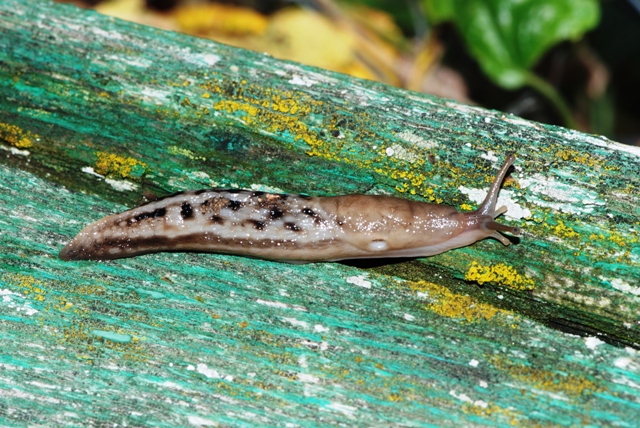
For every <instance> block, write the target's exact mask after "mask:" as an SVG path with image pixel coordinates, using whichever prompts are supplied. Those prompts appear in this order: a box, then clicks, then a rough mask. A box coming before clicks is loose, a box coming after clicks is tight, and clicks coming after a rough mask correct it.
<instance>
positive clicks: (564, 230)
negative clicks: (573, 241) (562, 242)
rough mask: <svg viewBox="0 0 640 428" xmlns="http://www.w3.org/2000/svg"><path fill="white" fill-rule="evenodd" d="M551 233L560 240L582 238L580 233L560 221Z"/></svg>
mask: <svg viewBox="0 0 640 428" xmlns="http://www.w3.org/2000/svg"><path fill="white" fill-rule="evenodd" d="M551 231H552V232H553V234H554V235H556V236H557V237H559V238H565V239H566V238H577V237H579V236H580V234H579V233H578V232H576V231H575V230H573V229H572V228H570V227H568V226H566V225H565V224H564V222H563V221H562V220H558V224H557V225H556V226H553V227H552V228H551Z"/></svg>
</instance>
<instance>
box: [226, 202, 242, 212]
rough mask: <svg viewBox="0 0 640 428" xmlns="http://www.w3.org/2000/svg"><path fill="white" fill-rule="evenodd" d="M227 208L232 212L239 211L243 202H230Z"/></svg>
mask: <svg viewBox="0 0 640 428" xmlns="http://www.w3.org/2000/svg"><path fill="white" fill-rule="evenodd" d="M227 208H229V209H230V210H232V211H238V210H239V209H240V208H242V202H238V201H229V203H228V204H227Z"/></svg>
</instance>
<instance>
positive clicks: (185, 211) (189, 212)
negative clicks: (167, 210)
mask: <svg viewBox="0 0 640 428" xmlns="http://www.w3.org/2000/svg"><path fill="white" fill-rule="evenodd" d="M180 216H181V217H182V219H183V220H186V219H188V218H191V217H193V208H192V207H191V204H190V203H189V202H183V203H182V205H181V206H180Z"/></svg>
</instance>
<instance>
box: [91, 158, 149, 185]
mask: <svg viewBox="0 0 640 428" xmlns="http://www.w3.org/2000/svg"><path fill="white" fill-rule="evenodd" d="M96 156H97V158H98V159H97V160H96V172H97V173H98V174H101V175H105V176H113V177H119V178H131V179H139V178H140V177H142V175H143V174H144V173H145V172H146V171H147V164H146V163H144V162H141V161H139V160H137V159H134V158H130V157H127V156H120V155H116V154H113V153H107V152H97V153H96Z"/></svg>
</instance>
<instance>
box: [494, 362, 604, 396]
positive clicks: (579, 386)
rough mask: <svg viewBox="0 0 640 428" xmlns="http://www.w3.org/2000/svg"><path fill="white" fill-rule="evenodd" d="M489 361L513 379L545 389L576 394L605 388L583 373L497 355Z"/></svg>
mask: <svg viewBox="0 0 640 428" xmlns="http://www.w3.org/2000/svg"><path fill="white" fill-rule="evenodd" d="M491 362H492V363H493V365H494V366H496V368H498V369H500V370H503V371H505V372H507V373H508V374H509V375H510V376H511V377H513V378H514V379H517V380H519V381H521V382H524V383H526V384H529V385H532V386H533V387H534V388H538V389H542V390H545V391H550V392H556V393H557V392H563V393H565V394H567V395H569V396H578V395H591V394H594V393H596V392H602V391H605V390H606V389H607V388H606V386H604V387H603V386H599V385H597V384H596V383H595V382H593V381H591V380H589V379H587V378H586V377H585V376H583V375H575V374H565V373H562V372H554V371H551V370H548V369H544V368H537V367H532V366H528V365H524V364H521V363H513V362H510V361H506V360H503V359H501V358H499V357H494V358H492V361H491Z"/></svg>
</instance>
